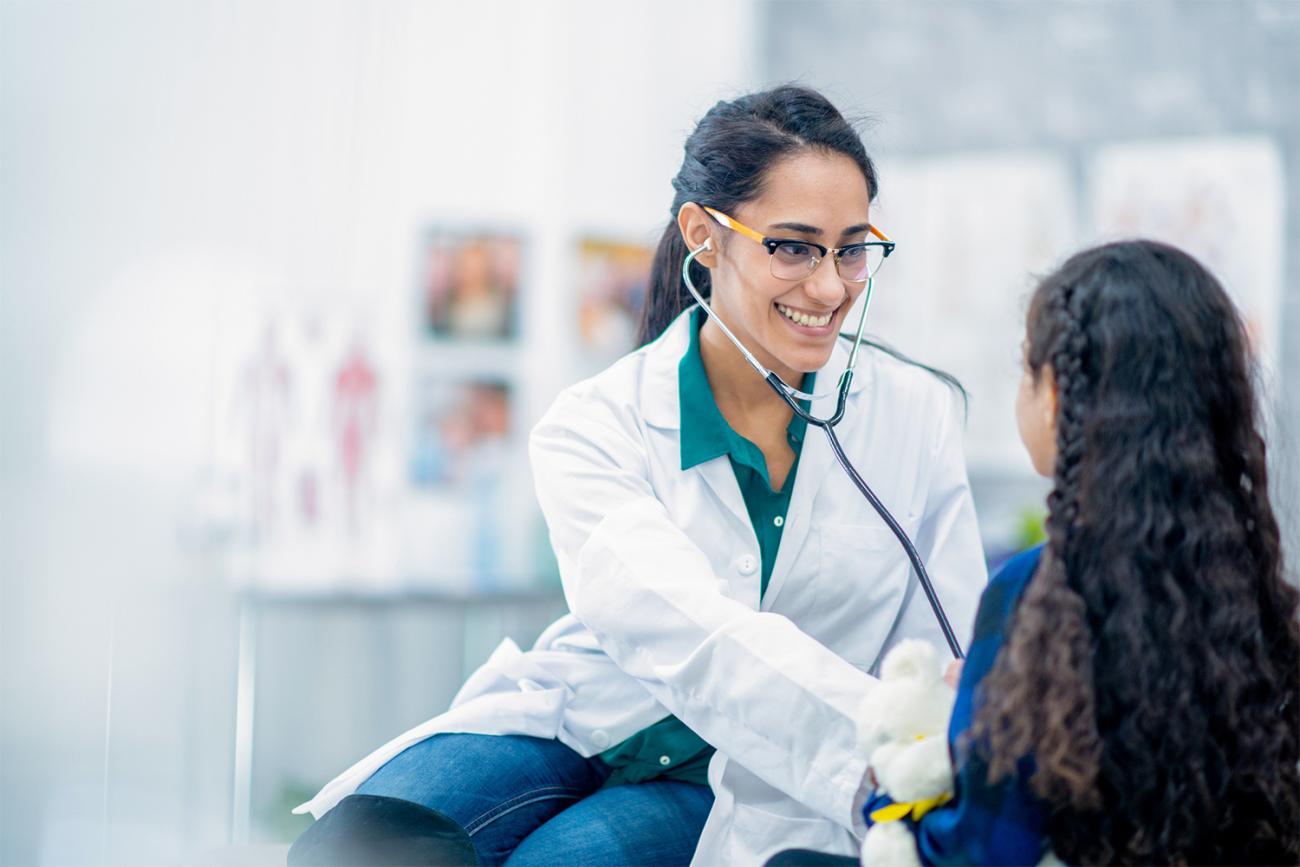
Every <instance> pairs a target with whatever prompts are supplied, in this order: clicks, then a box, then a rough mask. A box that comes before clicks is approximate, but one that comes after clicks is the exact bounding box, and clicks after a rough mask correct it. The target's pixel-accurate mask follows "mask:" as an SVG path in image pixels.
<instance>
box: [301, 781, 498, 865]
mask: <svg viewBox="0 0 1300 867" xmlns="http://www.w3.org/2000/svg"><path fill="white" fill-rule="evenodd" d="M362 864H364V865H375V867H389V865H394V867H395V865H415V864H421V865H448V867H450V865H477V864H478V858H477V856H476V855H475V852H474V844H473V843H471V842H470V839H469V835H468V834H467V833H465V829H464V828H462V827H461V826H460V825H459V824H457V823H456V821H455V820H453V819H451V818H450V817H449V816H446V815H444V814H442V813H439V812H438V811H437V810H431V809H429V808H428V807H425V806H422V805H420V804H416V803H413V802H411V801H406V800H403V799H401V798H388V797H383V796H380V795H349V796H348V797H346V798H344V799H343V800H342V801H339V803H338V804H337V805H336V806H335V807H334V809H332V810H330V811H329V812H328V813H326V814H325V815H324V816H322V817H321V818H320V819H319V820H318V821H317V822H316V823H315V824H313V825H312V826H311V827H310V828H308V829H307V830H306V831H305V832H303V834H302V836H301V837H299V838H298V839H297V841H295V842H294V844H293V846H292V847H291V848H290V849H289V857H288V865H289V867H345V865H362Z"/></svg>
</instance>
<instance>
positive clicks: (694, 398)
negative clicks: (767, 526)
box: [677, 307, 817, 483]
mask: <svg viewBox="0 0 1300 867" xmlns="http://www.w3.org/2000/svg"><path fill="white" fill-rule="evenodd" d="M706 316H707V314H706V313H705V312H704V310H702V309H701V308H698V307H697V308H696V309H695V310H694V311H692V313H691V323H690V337H691V339H690V344H689V345H688V346H687V347H686V354H685V355H683V356H682V360H681V363H680V364H679V365H678V366H677V390H678V399H679V400H680V402H681V413H682V428H681V430H682V447H681V452H682V469H683V470H689V469H690V468H691V467H694V466H697V465H699V464H702V463H704V462H705V461H711V460H713V459H714V458H720V457H722V456H723V455H730V456H731V457H732V459H734V460H735V461H737V462H738V463H741V464H744V465H745V466H748V467H750V468H752V469H753V470H754V471H756V472H758V473H761V474H762V476H763V479H764V480H765V481H768V482H769V483H770V480H769V479H768V477H767V461H766V460H764V458H763V452H762V450H760V449H759V447H758V446H756V445H754V444H753V443H752V442H750V441H749V440H747V439H745V438H744V437H742V436H741V435H740V434H738V433H736V432H735V431H734V430H732V429H731V425H729V424H728V423H727V419H726V418H725V417H724V416H723V415H722V411H721V410H719V409H718V404H717V402H716V401H714V399H713V389H711V388H710V387H709V377H708V375H707V374H706V373H705V372H704V359H703V358H702V357H701V356H700V328H701V327H702V326H703V325H704V319H705V317H706ZM816 377H817V374H816V373H806V374H804V378H803V384H802V385H800V388H801V389H802V390H803V391H809V390H810V389H812V388H813V381H814V380H815V379H816ZM805 405H806V404H805ZM807 426H808V423H807V422H806V421H804V420H803V418H802V417H801V416H799V415H797V414H796V415H794V416H792V417H791V419H790V425H789V427H788V428H787V429H786V430H787V432H788V434H789V436H790V437H791V442H792V443H802V442H803V437H804V432H805V430H806V429H807Z"/></svg>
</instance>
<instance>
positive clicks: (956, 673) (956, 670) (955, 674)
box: [943, 659, 964, 689]
mask: <svg viewBox="0 0 1300 867" xmlns="http://www.w3.org/2000/svg"><path fill="white" fill-rule="evenodd" d="M963 662H964V660H961V659H954V660H953V661H952V662H950V663H948V667H947V668H945V669H944V670H943V682H944V683H946V684H948V685H949V686H951V687H952V688H953V689H956V688H957V684H958V683H960V682H961V667H962V663H963Z"/></svg>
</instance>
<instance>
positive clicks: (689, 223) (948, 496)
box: [289, 87, 985, 865]
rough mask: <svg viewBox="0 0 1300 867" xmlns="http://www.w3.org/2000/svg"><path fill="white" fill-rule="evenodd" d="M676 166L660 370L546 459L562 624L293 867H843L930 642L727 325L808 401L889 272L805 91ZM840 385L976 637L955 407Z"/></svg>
mask: <svg viewBox="0 0 1300 867" xmlns="http://www.w3.org/2000/svg"><path fill="white" fill-rule="evenodd" d="M685 150H686V152H685V159H684V160H683V163H682V168H681V170H680V171H679V172H678V175H677V177H676V178H675V179H674V181H673V186H674V188H675V189H676V196H675V198H674V201H673V204H672V208H671V212H672V220H671V222H670V223H669V225H668V226H667V228H666V230H665V232H664V236H663V239H662V241H661V243H660V246H659V249H658V251H657V253H656V257H655V262H654V266H653V270H654V273H653V275H652V280H651V286H650V293H649V299H648V303H647V306H646V310H645V318H644V321H643V322H642V326H641V338H642V343H644V345H643V346H641V347H640V348H639V349H637V350H636V351H634V352H632V353H630V354H629V355H627V356H626V357H624V358H622V359H621V360H619V361H618V362H616V363H615V364H614V365H612V366H611V367H610V368H608V369H607V370H605V371H604V372H602V373H600V374H598V375H597V376H595V377H593V378H591V379H589V380H587V381H585V382H581V383H578V384H577V385H574V386H572V387H571V388H569V389H568V390H566V391H565V392H564V393H562V394H561V395H560V397H559V398H557V399H556V401H555V403H554V405H553V406H552V407H551V409H550V410H549V411H548V412H547V413H546V415H545V416H544V417H543V418H542V420H541V422H540V423H539V424H538V425H537V427H536V428H535V429H534V430H533V432H532V436H531V439H530V456H531V459H532V464H533V473H534V477H535V481H536V488H537V495H538V500H539V502H540V503H541V506H542V511H543V513H544V514H545V516H546V521H547V524H548V527H549V529H550V536H551V543H552V545H553V546H554V548H555V554H556V558H557V560H558V562H559V566H560V573H561V578H562V580H563V582H564V589H565V596H566V598H567V601H568V603H569V607H570V610H571V611H572V613H571V614H570V615H568V616H566V617H564V618H562V619H561V620H559V621H557V622H556V623H555V624H553V625H552V626H551V627H550V628H549V629H548V630H547V631H546V632H545V633H544V634H543V635H542V637H541V638H539V639H538V641H537V643H536V645H535V646H534V647H533V649H532V650H530V651H528V652H526V653H525V652H521V651H520V650H519V648H517V647H516V646H515V645H514V644H513V643H510V642H506V643H503V644H502V646H501V647H499V648H498V649H497V651H496V652H495V653H494V654H493V656H492V658H491V659H490V660H489V661H488V662H487V663H486V664H485V665H484V666H483V667H482V668H481V669H479V671H478V672H476V673H475V674H474V675H473V676H472V677H471V678H470V680H469V682H468V683H467V684H466V685H465V687H464V688H463V689H462V690H461V692H460V694H459V695H458V696H457V699H456V702H455V704H454V706H453V707H452V709H451V710H450V711H448V712H447V713H446V714H443V715H441V716H439V717H435V718H434V719H432V720H430V721H429V722H427V723H425V724H424V725H421V726H418V727H417V728H415V729H412V730H411V731H410V732H407V733H406V734H404V735H402V736H400V737H398V738H396V739H395V740H393V741H392V742H391V743H389V744H388V745H386V746H385V747H383V748H381V749H380V750H378V751H376V752H375V753H374V754H372V755H371V756H369V757H368V758H366V759H363V760H362V761H361V762H359V763H358V764H357V765H356V766H354V767H353V768H352V769H350V770H348V771H347V772H345V773H344V774H342V775H341V776H339V777H338V778H337V779H336V780H334V782H332V783H330V784H329V785H328V786H326V788H325V789H324V790H322V791H321V793H320V794H319V795H317V796H316V798H314V799H313V800H312V801H311V802H310V803H309V804H306V805H304V807H303V808H301V809H305V810H310V811H311V812H312V813H314V814H315V815H317V816H318V817H320V821H319V822H317V823H316V825H314V826H313V827H312V828H311V829H309V830H308V832H307V833H306V834H304V835H303V837H302V838H300V840H299V842H298V843H297V844H295V847H294V849H293V851H291V853H290V859H289V860H290V863H291V864H317V863H336V862H337V861H338V859H339V858H340V857H341V856H340V854H339V853H341V852H342V853H346V854H347V855H349V856H350V857H352V858H353V860H362V861H367V860H368V861H370V862H372V863H377V862H375V858H374V857H370V856H367V857H366V858H360V857H358V856H357V853H358V852H360V851H362V850H361V849H359V848H358V846H367V845H369V846H372V848H373V849H374V851H376V852H385V853H393V852H395V851H400V850H398V849H395V848H394V847H395V846H399V845H400V841H397V840H395V839H394V837H395V835H401V834H405V835H406V837H407V838H409V839H410V840H411V841H413V842H412V844H411V845H412V846H416V845H418V844H419V841H420V840H427V839H429V838H430V837H438V838H439V839H442V838H447V839H449V840H450V841H451V843H454V844H455V845H456V846H458V847H459V849H458V851H462V852H463V851H465V848H466V847H465V846H463V845H461V844H463V843H465V842H466V841H468V842H469V843H470V844H472V848H473V850H474V853H475V854H476V856H477V858H478V861H479V863H483V864H499V863H509V864H511V865H524V864H535V863H536V864H540V863H566V864H603V865H609V864H680V863H683V862H685V861H687V860H691V861H692V862H693V863H696V864H710V865H713V864H756V863H761V862H762V861H763V860H765V858H766V857H767V856H769V855H771V854H772V853H774V852H775V851H777V850H779V849H784V848H787V847H790V846H801V847H805V848H813V849H821V850H823V851H830V852H842V853H848V852H853V851H855V849H856V842H855V837H854V831H855V829H856V828H857V825H858V824H859V823H860V822H861V820H860V819H857V818H855V817H857V816H858V815H859V814H860V810H859V809H857V808H858V806H859V805H860V802H861V800H862V799H864V798H865V796H866V787H865V781H864V778H865V774H866V761H865V758H864V757H862V756H859V755H858V750H857V738H856V724H855V721H856V717H857V714H858V709H859V703H860V701H861V700H862V698H863V697H865V696H867V695H869V694H870V692H871V689H872V686H873V682H874V681H873V678H872V676H871V675H870V674H869V672H871V671H873V670H874V669H875V668H876V667H877V666H878V664H879V661H880V659H881V658H882V656H883V655H884V654H885V653H886V652H887V651H888V650H889V649H890V648H891V647H892V646H894V645H895V644H896V643H898V642H899V641H901V640H903V639H906V638H921V639H925V640H929V641H931V642H933V643H934V644H935V645H936V646H942V643H943V641H944V635H943V632H942V630H941V629H940V627H939V626H938V624H937V623H936V620H935V618H934V617H933V615H932V613H931V610H930V608H929V605H928V603H927V601H926V596H925V594H924V593H923V592H921V590H920V587H919V585H918V584H917V579H916V578H915V576H914V575H913V574H912V572H911V571H910V569H909V562H908V560H907V559H906V558H905V557H904V555H903V552H902V551H901V550H900V549H898V548H897V547H894V546H891V545H888V544H885V543H886V542H887V540H888V536H887V534H888V532H889V531H888V530H886V529H885V527H884V526H883V525H882V523H881V521H880V519H879V518H878V517H877V515H876V513H875V512H874V511H873V510H872V508H871V506H870V505H868V503H867V502H866V501H864V500H863V499H862V498H861V497H860V496H859V493H858V491H857V489H856V488H855V487H853V485H852V484H851V483H850V482H849V480H848V478H847V477H842V476H839V475H838V474H833V473H832V472H831V471H830V468H831V466H832V464H833V462H834V460H835V458H834V456H833V455H832V452H831V449H830V447H829V446H828V445H827V443H826V442H824V441H823V440H822V438H813V439H809V440H807V441H805V433H806V432H807V425H808V423H809V422H808V421H807V419H806V418H805V417H804V416H803V415H801V414H799V413H795V412H794V409H793V407H794V406H799V405H800V402H799V401H798V400H797V399H796V398H797V397H798V396H797V395H796V396H795V397H793V398H791V402H790V403H786V402H785V401H784V400H783V399H782V398H781V397H779V396H778V395H777V394H776V393H775V392H774V391H773V390H772V389H771V388H770V387H769V385H768V383H767V381H765V380H764V378H763V377H762V376H756V375H755V372H754V369H753V368H752V367H751V366H750V364H749V361H748V360H747V359H746V358H745V356H744V354H743V353H742V352H741V350H740V349H739V348H738V346H737V344H735V343H732V342H731V341H730V340H729V339H728V338H727V336H726V333H725V332H724V331H723V328H724V326H725V328H727V329H729V330H730V331H732V332H734V335H735V336H736V337H737V338H738V340H739V341H741V342H742V343H743V344H744V345H746V346H750V347H753V352H754V355H755V357H756V360H757V361H758V362H759V363H760V364H762V365H763V366H764V367H766V368H768V369H769V370H771V371H772V372H775V373H776V374H778V375H779V376H781V377H782V378H783V379H784V380H785V381H786V382H787V383H789V384H791V385H795V386H797V387H799V388H800V389H802V390H803V391H804V392H806V393H807V394H810V395H811V394H815V392H814V391H813V389H814V383H815V382H816V381H817V380H818V379H819V378H820V379H822V380H823V381H824V382H825V381H833V379H832V378H833V377H834V376H837V375H838V374H839V372H840V371H842V370H844V369H845V367H846V366H847V365H848V364H849V359H850V357H851V356H850V353H849V351H848V349H847V347H846V346H845V344H844V342H842V341H840V340H839V339H838V337H837V335H838V331H839V327H840V325H841V324H842V323H843V321H844V318H845V316H846V315H847V314H848V311H849V309H850V308H851V307H852V306H853V304H854V301H855V300H856V299H858V298H859V296H861V295H862V293H863V292H864V290H865V289H866V287H867V286H868V285H870V281H869V280H868V279H867V276H868V275H869V274H870V273H871V272H870V271H869V270H868V269H869V268H870V267H871V265H872V257H878V258H879V259H883V258H884V256H885V255H886V254H887V252H888V251H889V250H890V249H891V246H890V243H889V242H888V239H887V238H885V237H884V235H883V233H881V232H879V231H876V230H873V228H872V226H871V215H870V209H871V201H872V198H873V196H874V194H875V190H876V173H875V168H874V167H873V165H872V163H871V160H870V159H869V158H868V157H867V154H866V151H865V149H864V148H863V145H862V142H861V140H860V139H859V138H858V135H857V133H856V132H855V131H854V130H853V128H852V126H850V125H849V124H848V123H847V122H846V121H845V120H844V118H843V117H842V116H841V115H840V113H839V112H838V111H837V110H836V109H835V107H834V106H832V105H831V104H830V103H829V102H827V101H826V99H825V98H824V97H822V96H821V95H820V94H818V93H816V92H814V91H811V90H807V89H804V88H796V87H781V88H777V89H775V90H771V91H766V92H763V93H755V94H750V95H748V96H744V97H741V98H740V99H737V100H734V101H730V102H720V103H718V104H717V105H715V106H714V107H713V108H712V109H710V111H709V112H708V113H707V114H706V115H705V117H704V118H703V119H702V120H701V121H700V122H699V124H698V126H697V128H696V130H695V131H694V133H692V135H691V136H690V138H689V139H688V140H687V142H686V149H685ZM751 227H753V228H751ZM738 236H739V237H738ZM755 242H757V243H755ZM688 255H691V256H693V257H694V258H693V261H690V264H688V259H687V256H688ZM828 259H829V260H830V262H829V264H828V263H827V261H826V260H828ZM876 264H878V262H877V263H876ZM684 268H687V269H692V270H688V271H686V272H685V273H687V274H689V275H690V276H691V277H692V279H693V280H695V281H696V284H697V285H698V286H699V287H701V288H702V289H703V290H704V292H705V293H706V294H707V295H708V296H709V298H710V301H711V306H712V308H713V313H714V315H715V316H716V317H718V318H717V319H715V318H713V317H710V316H708V315H707V311H706V310H705V309H704V308H702V307H699V306H696V305H695V303H694V299H693V298H692V296H691V295H690V294H689V292H688V291H687V290H686V289H685V288H684V287H683V285H682V283H683V281H682V276H683V273H684V272H683V269H684ZM844 383H845V385H844V394H843V396H839V395H836V394H835V393H834V391H832V392H831V394H830V396H829V397H816V398H812V399H811V401H810V402H809V401H805V402H804V405H805V408H806V409H809V410H811V411H814V412H816V413H817V414H818V415H819V416H822V417H825V416H826V415H828V414H829V413H828V412H827V404H828V403H829V404H830V406H831V408H832V409H833V408H834V407H835V406H836V405H837V402H845V403H847V410H848V411H847V412H846V413H845V414H844V416H843V420H842V422H841V423H840V424H839V425H838V427H837V428H836V429H837V431H838V436H839V437H840V442H841V443H842V446H843V448H844V450H845V451H846V452H848V453H849V454H851V455H852V459H853V461H854V462H855V463H856V464H857V466H858V468H859V469H860V471H861V473H862V474H863V475H864V476H867V477H869V478H871V480H872V484H873V487H874V488H875V490H876V492H877V493H878V495H879V497H880V499H881V500H882V501H884V503H886V504H887V505H888V507H889V509H890V511H892V512H893V513H894V514H895V515H896V516H897V518H898V522H899V524H900V525H901V526H902V529H903V530H904V532H906V533H907V534H908V535H909V536H911V537H912V538H913V539H915V540H916V547H917V548H918V549H919V551H920V553H921V556H922V557H923V559H924V560H925V562H926V563H928V564H929V571H930V573H931V576H932V577H933V579H934V584H935V585H937V588H938V590H939V593H940V595H941V596H942V597H943V599H944V602H945V606H946V607H947V609H948V611H949V613H950V615H951V617H952V620H953V622H954V625H955V626H956V628H957V630H958V631H959V632H960V633H961V634H965V633H966V632H967V630H968V629H969V626H970V623H971V620H972V618H973V615H974V604H975V600H976V598H977V596H978V594H979V590H980V588H981V587H982V586H983V584H984V581H985V571H984V560H983V555H982V551H981V549H980V543H979V535H978V531H977V527H976V522H975V512H974V508H973V506H972V502H971V495H970V489H969V485H968V483H967V479H966V472H965V467H964V464H963V462H962V448H961V427H960V422H959V419H960V411H959V410H958V409H957V408H956V407H955V406H954V401H953V399H952V394H951V393H950V392H949V390H948V389H947V387H946V385H945V383H944V382H942V381H941V380H940V379H937V378H936V377H934V376H932V375H931V374H930V373H928V372H927V371H925V370H924V369H922V368H920V367H918V366H915V365H911V364H907V363H905V362H903V361H900V360H899V359H897V358H895V357H893V356H891V355H889V354H886V353H879V352H874V351H872V352H866V353H863V354H862V355H861V356H860V357H859V358H858V363H857V367H856V368H855V376H854V377H852V378H851V379H850V378H845V380H844ZM878 407H888V408H890V412H889V413H881V412H871V411H868V410H869V409H874V408H878ZM394 800H396V801H405V802H413V803H415V804H417V805H419V807H420V808H421V809H420V810H417V811H414V813H412V811H410V810H407V809H404V808H403V809H398V810H396V812H400V813H402V814H403V815H408V814H411V815H414V816H416V817H418V821H416V822H414V824H413V825H412V827H409V828H406V829H404V830H402V829H395V828H394V827H393V825H392V823H389V822H387V821H386V820H385V817H387V816H389V815H390V814H391V813H393V812H394V807H395V805H394V804H392V803H391V802H392V801H394ZM336 805H337V806H336ZM397 806H400V805H397ZM340 807H342V809H340ZM377 829H382V830H377ZM377 834H378V835H379V836H380V837H382V839H376V835H377ZM410 851H411V852H414V851H416V850H415V849H411V850H410ZM420 851H423V850H420ZM389 857H391V855H390V856H389ZM447 857H448V858H452V859H453V860H454V856H451V855H449V856H447ZM331 859H333V860H331Z"/></svg>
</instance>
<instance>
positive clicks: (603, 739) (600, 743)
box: [591, 729, 609, 750]
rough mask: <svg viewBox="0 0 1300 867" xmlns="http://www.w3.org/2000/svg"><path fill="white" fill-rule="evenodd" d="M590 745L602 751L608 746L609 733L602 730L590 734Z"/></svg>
mask: <svg viewBox="0 0 1300 867" xmlns="http://www.w3.org/2000/svg"><path fill="white" fill-rule="evenodd" d="M591 745H592V746H594V747H595V748H596V749H598V750H603V749H605V748H606V747H608V746H609V732H607V731H605V730H604V729H596V730H595V731H594V732H592V733H591Z"/></svg>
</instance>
